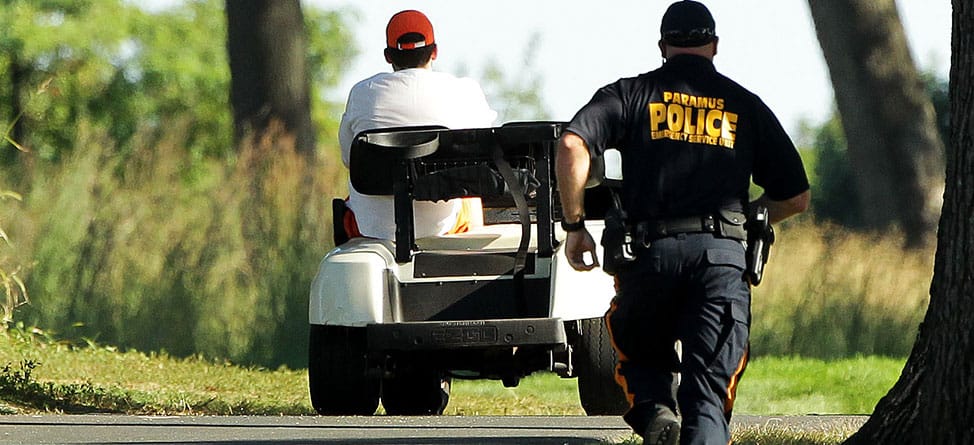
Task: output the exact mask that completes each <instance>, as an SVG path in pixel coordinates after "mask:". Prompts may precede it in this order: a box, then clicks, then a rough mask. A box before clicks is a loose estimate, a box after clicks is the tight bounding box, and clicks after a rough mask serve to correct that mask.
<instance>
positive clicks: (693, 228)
mask: <svg viewBox="0 0 974 445" xmlns="http://www.w3.org/2000/svg"><path fill="white" fill-rule="evenodd" d="M728 222H730V221H728ZM731 223H732V224H733V225H735V226H738V227H740V229H737V230H728V229H729V227H728V225H727V224H726V223H725V224H724V228H723V230H722V228H721V221H719V220H718V218H717V217H716V216H715V215H703V216H688V217H682V218H666V219H653V220H648V221H641V222H639V223H637V224H636V225H635V227H634V230H633V232H634V233H633V235H634V238H635V240H634V241H635V242H636V243H642V244H643V245H644V246H648V245H649V243H650V242H651V241H654V240H657V239H660V238H665V237H667V236H671V235H678V234H681V233H714V234H717V235H719V236H722V237H726V238H734V239H739V240H743V239H744V238H745V234H744V230H743V227H742V226H741V225H742V224H743V223H744V220H743V215H741V220H740V221H733V222H731ZM738 231H739V232H740V233H737V232H738Z"/></svg>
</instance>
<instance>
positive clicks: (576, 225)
mask: <svg viewBox="0 0 974 445" xmlns="http://www.w3.org/2000/svg"><path fill="white" fill-rule="evenodd" d="M584 228H585V218H582V219H579V220H578V221H576V222H573V223H570V222H568V221H565V220H564V219H563V220H561V230H564V231H566V232H577V231H579V230H582V229H584Z"/></svg>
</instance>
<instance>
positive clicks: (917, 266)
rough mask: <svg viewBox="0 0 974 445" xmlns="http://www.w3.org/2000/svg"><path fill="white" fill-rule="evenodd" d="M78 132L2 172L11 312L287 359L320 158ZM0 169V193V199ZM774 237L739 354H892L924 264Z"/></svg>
mask: <svg viewBox="0 0 974 445" xmlns="http://www.w3.org/2000/svg"><path fill="white" fill-rule="evenodd" d="M78 133H79V138H78V141H77V143H76V146H75V147H74V148H73V150H72V151H71V152H72V153H73V154H72V155H71V157H70V158H69V159H67V160H66V161H64V162H61V163H60V164H56V165H53V164H46V163H42V162H37V163H36V164H35V165H33V166H31V167H30V171H28V172H25V173H24V174H19V175H17V176H18V177H23V178H26V179H25V180H24V183H21V184H17V185H16V189H17V190H19V191H22V192H23V195H24V202H23V203H20V204H19V205H16V206H7V205H5V206H3V207H0V218H2V220H0V221H2V222H3V228H4V229H5V230H6V231H7V233H8V234H10V236H11V238H13V239H15V240H16V242H15V243H13V244H12V245H11V246H12V248H11V246H4V248H3V250H0V265H6V264H18V265H25V266H27V267H26V269H24V270H21V274H23V272H25V271H26V272H27V276H26V284H27V289H29V290H30V292H31V302H30V304H28V305H25V306H22V307H20V308H19V309H18V312H17V313H15V314H14V318H15V319H16V320H17V321H20V322H24V323H25V324H27V325H37V326H40V327H42V328H44V329H45V330H47V331H48V332H52V331H53V332H54V333H55V334H54V335H56V336H58V337H61V338H78V339H80V338H92V339H95V340H97V341H99V342H101V343H108V344H116V345H120V346H122V347H132V348H137V349H140V350H147V351H153V350H155V351H158V350H165V351H167V352H169V353H170V354H173V355H178V356H183V355H190V354H203V355H205V356H208V357H219V358H228V359H230V360H233V361H235V362H240V363H252V364H261V365H269V366H270V365H278V364H287V365H290V366H302V365H304V363H305V360H306V345H307V298H308V291H309V288H310V283H311V280H312V278H313V276H314V273H315V272H316V268H317V265H318V262H319V261H320V259H321V257H322V255H323V254H324V253H325V252H326V251H327V250H328V249H330V248H331V244H332V243H331V229H330V227H331V220H330V219H331V212H330V199H331V198H332V197H334V196H343V195H344V194H345V191H344V184H345V174H344V169H343V168H342V167H341V165H340V164H339V163H338V161H337V159H338V156H337V153H329V154H327V155H324V156H322V158H323V159H324V160H323V161H309V160H308V159H306V158H304V157H302V156H301V155H299V154H296V153H295V152H294V150H293V144H292V143H291V141H288V140H286V139H284V138H279V137H278V138H275V137H268V138H266V139H264V140H262V141H259V142H258V143H256V144H253V145H252V146H248V147H243V148H242V149H241V150H240V152H239V153H238V155H237V157H236V159H234V160H231V161H216V160H200V159H193V158H192V157H190V156H188V155H187V154H186V151H185V150H184V149H183V144H182V140H181V138H180V137H179V136H178V135H179V134H180V133H181V131H180V129H179V128H178V125H176V126H175V127H174V128H173V129H172V131H171V132H170V133H169V136H164V137H162V138H161V139H157V138H153V137H151V136H150V135H143V136H142V137H143V140H142V141H140V142H137V143H136V144H134V145H135V146H141V147H144V149H142V150H140V151H138V152H136V153H135V154H134V155H132V156H129V157H121V156H120V155H118V154H117V151H116V150H115V149H114V147H113V142H112V141H111V139H110V138H109V137H108V136H106V134H105V133H104V132H103V131H101V130H99V129H97V128H92V127H90V126H85V125H82V126H81V127H80V128H79V129H78ZM4 173H6V172H4V171H2V170H0V189H9V188H12V187H10V184H8V183H5V182H4V181H5V179H6V178H9V177H12V175H4ZM778 231H779V233H778V239H779V241H778V243H777V244H776V245H775V246H774V248H773V250H772V256H771V262H770V263H769V265H768V267H767V275H766V277H765V280H764V283H763V284H762V285H761V286H759V287H757V288H755V290H754V303H753V314H754V320H753V328H752V347H753V351H754V353H755V354H756V355H802V356H808V357H816V358H835V357H849V356H855V355H861V354H867V355H868V354H879V355H887V356H895V357H903V356H906V354H907V353H908V352H909V349H910V347H911V345H912V344H913V340H914V337H915V333H916V328H917V326H918V324H919V322H920V319H921V317H922V315H923V312H924V310H925V308H926V303H927V295H928V288H929V285H930V277H931V273H932V272H931V271H932V264H933V256H932V252H906V251H903V250H902V249H901V248H900V247H899V246H901V245H902V243H901V242H900V240H898V239H896V238H895V237H873V236H865V235H858V234H853V233H849V232H846V231H843V230H842V229H839V228H835V227H820V226H816V225H815V224H813V223H812V222H810V219H808V220H804V221H802V222H799V223H796V224H791V225H786V226H782V227H779V228H778Z"/></svg>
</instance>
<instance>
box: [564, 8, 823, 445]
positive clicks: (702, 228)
mask: <svg viewBox="0 0 974 445" xmlns="http://www.w3.org/2000/svg"><path fill="white" fill-rule="evenodd" d="M660 34H661V39H660V41H659V48H660V51H661V52H662V56H663V58H664V59H665V62H664V63H663V65H662V66H661V67H660V68H658V69H656V70H654V71H651V72H649V73H645V74H642V75H640V76H637V77H634V78H624V79H620V80H618V81H616V82H615V83H612V84H610V85H607V86H605V87H603V88H601V89H600V90H598V91H597V92H596V93H595V95H594V96H593V97H592V99H591V101H589V103H588V104H586V105H585V106H584V107H583V108H582V109H581V110H580V111H579V112H578V113H577V114H576V115H575V117H574V118H573V119H572V121H571V123H570V124H569V125H568V127H567V128H566V131H565V132H564V134H563V136H562V138H561V140H560V141H559V146H558V153H557V164H556V165H557V167H556V170H557V171H556V173H557V177H558V184H559V188H560V196H561V198H560V199H561V205H562V211H563V221H562V227H563V229H564V230H565V231H566V232H567V238H566V240H565V254H566V255H567V257H568V260H569V263H570V264H571V265H572V267H574V268H575V269H577V270H591V269H593V268H594V267H596V266H598V260H597V259H595V260H591V259H589V260H586V259H585V258H586V257H587V256H588V255H591V256H590V257H588V258H595V240H593V238H592V236H591V235H590V234H589V232H588V231H587V230H586V229H585V215H584V213H583V212H584V184H585V182H586V180H587V177H588V173H589V166H590V162H591V158H590V157H591V156H594V155H598V154H601V153H602V152H603V151H604V150H606V149H607V148H618V149H619V150H620V152H621V153H622V159H623V161H622V163H623V164H622V172H623V185H622V190H621V205H622V209H623V210H624V211H625V213H626V215H627V216H628V227H630V228H631V232H632V240H633V243H632V244H633V251H634V253H635V260H634V261H632V262H630V263H627V264H625V265H623V266H621V267H619V268H618V271H617V274H616V286H617V295H616V298H615V299H614V300H613V302H612V305H611V307H610V309H609V311H608V312H607V313H606V322H607V324H608V327H609V331H610V333H611V336H612V340H613V345H614V347H615V348H616V350H617V352H618V355H619V366H618V368H617V374H618V375H617V377H618V379H617V380H618V381H619V382H620V384H621V385H622V387H623V390H624V391H625V393H626V395H627V397H628V398H629V401H630V403H631V408H630V410H629V411H628V412H627V413H626V415H625V416H624V419H625V420H626V422H627V423H628V424H629V425H630V426H632V428H633V430H634V431H635V432H636V433H638V434H640V435H642V436H643V438H644V440H645V443H647V444H677V443H683V444H721V445H724V444H727V443H728V442H729V441H730V430H729V427H728V423H729V421H730V413H731V409H732V407H733V403H734V398H735V391H736V386H737V382H738V379H739V378H740V375H741V373H742V372H743V370H744V367H745V365H746V363H747V356H748V334H749V326H750V319H751V314H750V301H751V298H750V285H749V284H748V282H747V281H746V280H745V279H744V278H743V275H744V268H745V246H744V245H745V242H744V240H745V239H746V236H745V234H744V230H743V225H742V224H743V222H744V217H745V214H746V213H747V211H748V210H749V209H752V208H755V207H756V206H759V205H760V206H763V207H765V208H767V209H768V214H769V219H770V221H771V222H772V223H774V222H778V221H781V220H783V219H785V218H787V217H790V216H792V215H795V214H798V213H800V212H803V211H805V209H806V208H807V207H808V202H809V191H808V188H809V187H808V180H807V177H806V175H805V170H804V167H803V166H802V162H801V158H800V157H799V155H798V152H797V150H796V149H795V146H794V144H793V143H792V142H791V140H790V139H789V137H788V135H787V134H786V133H785V131H784V130H783V129H782V127H781V124H780V123H779V122H778V120H777V118H775V116H774V115H773V114H772V112H771V111H770V110H769V109H768V107H767V106H766V105H765V104H764V103H763V102H762V101H761V99H759V98H758V97H757V96H755V95H754V94H752V93H751V92H749V91H748V90H746V89H744V88H743V87H741V86H740V85H738V84H737V83H735V82H734V81H732V80H730V79H728V78H727V77H725V76H723V75H721V74H720V73H718V72H717V71H716V69H715V68H714V64H713V57H714V56H715V55H716V54H717V41H718V39H717V35H716V33H715V24H714V19H713V17H712V15H711V14H710V11H709V10H708V9H707V8H706V7H705V6H704V5H703V4H701V3H699V2H695V1H689V0H687V1H678V2H676V3H673V4H671V5H670V6H669V8H668V9H667V10H666V13H665V14H664V15H663V19H662V24H661V26H660ZM752 178H753V181H754V183H755V184H757V185H758V186H760V187H761V188H762V189H763V191H764V193H763V195H762V196H761V197H759V198H758V199H757V200H755V201H754V202H748V200H749V197H748V189H749V182H750V180H751V179H752ZM677 341H679V343H678V344H679V345H680V347H681V351H682V352H681V353H680V354H678V353H677V352H676V349H675V344H677ZM675 373H679V376H680V381H679V384H678V385H674V377H675ZM674 388H678V389H676V390H675V391H674ZM681 436H682V442H680V437H681Z"/></svg>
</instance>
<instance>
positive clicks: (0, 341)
mask: <svg viewBox="0 0 974 445" xmlns="http://www.w3.org/2000/svg"><path fill="white" fill-rule="evenodd" d="M0 357H3V358H4V359H3V360H4V361H5V362H0V366H3V368H2V369H3V372H2V373H0V389H2V391H0V400H3V401H5V402H7V403H8V404H9V405H15V406H18V407H21V408H22V409H25V410H27V411H40V412H45V411H47V412H118V413H128V414H147V415H154V414H177V415H195V414H214V415H216V414H219V415H236V414H253V415H277V414H281V415H285V414H286V415H306V414H312V413H313V411H312V408H311V406H310V402H309V401H308V396H307V394H308V391H307V377H306V372H305V371H304V370H292V369H287V368H280V369H274V370H271V369H265V368H259V367H244V366H237V365H234V364H232V363H229V362H226V361H213V360H208V359H205V358H202V357H198V356H196V357H189V358H178V357H171V356H169V355H166V354H163V353H150V354H146V353H142V352H138V351H120V350H118V349H117V348H114V347H110V346H100V345H96V344H94V343H87V344H81V345H72V344H69V343H66V342H62V341H56V340H54V339H51V338H49V337H48V336H47V335H46V334H45V333H44V332H43V331H40V330H28V329H23V328H14V329H10V330H7V331H0ZM902 363H903V360H899V359H889V358H880V357H859V358H854V359H841V360H834V361H823V360H817V359H804V358H797V357H796V358H773V357H764V358H758V359H755V360H753V361H752V363H751V365H750V366H749V367H748V370H747V373H746V375H745V378H744V379H743V380H742V382H741V386H740V392H739V400H738V404H737V407H736V409H735V412H736V413H738V414H753V415H795V414H868V413H870V412H872V407H873V406H874V405H875V403H876V402H877V401H878V400H879V398H880V397H881V396H882V395H883V394H885V392H886V390H887V389H888V388H889V387H891V386H892V384H893V382H894V381H895V379H896V377H897V376H898V375H899V371H900V369H901V367H902ZM446 414H447V415H582V414H583V412H582V409H581V407H580V405H579V402H578V395H577V389H576V384H575V380H573V379H561V378H559V377H557V376H555V375H553V374H535V375H532V376H529V377H527V378H526V379H524V380H523V381H522V382H521V385H520V386H518V387H517V388H504V387H503V386H502V385H501V384H500V382H497V381H479V380H478V381H469V380H455V381H454V385H453V396H452V397H451V402H450V405H449V406H448V407H447V412H446Z"/></svg>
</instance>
